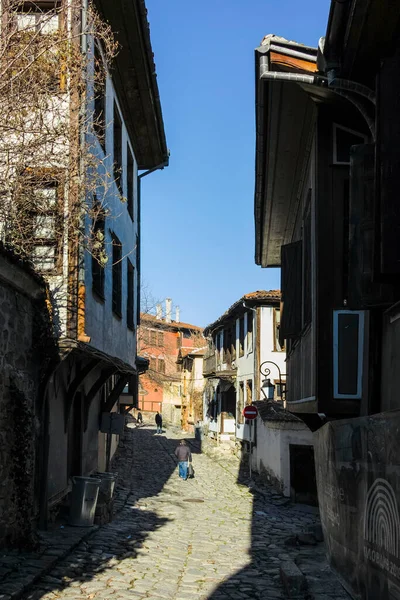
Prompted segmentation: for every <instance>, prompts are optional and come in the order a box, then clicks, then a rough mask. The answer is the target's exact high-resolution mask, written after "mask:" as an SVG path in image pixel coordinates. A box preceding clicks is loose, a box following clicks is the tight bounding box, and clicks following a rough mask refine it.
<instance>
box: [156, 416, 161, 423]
mask: <svg viewBox="0 0 400 600" xmlns="http://www.w3.org/2000/svg"><path fill="white" fill-rule="evenodd" d="M156 424H157V425H162V416H161V415H160V414H158V415H156Z"/></svg>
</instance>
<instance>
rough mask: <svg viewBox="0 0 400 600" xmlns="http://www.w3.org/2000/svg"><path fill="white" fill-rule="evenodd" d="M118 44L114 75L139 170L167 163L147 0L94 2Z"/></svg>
mask: <svg viewBox="0 0 400 600" xmlns="http://www.w3.org/2000/svg"><path fill="white" fill-rule="evenodd" d="M95 4H96V6H97V8H98V10H99V11H100V13H101V15H102V16H103V17H104V18H105V20H106V21H107V22H108V23H109V24H110V26H111V28H112V31H113V32H114V35H115V37H116V40H117V42H118V44H119V51H118V55H117V57H116V59H115V65H114V69H113V72H112V78H113V82H114V85H115V88H116V90H117V95H118V100H119V103H120V106H121V110H122V112H123V116H124V121H125V124H126V127H127V129H128V132H129V137H130V139H131V141H132V144H133V146H134V152H135V157H136V160H137V163H138V168H139V169H151V168H154V167H157V166H159V165H160V164H163V163H165V164H168V149H167V144H166V139H165V131H164V123H163V117H162V111H161V102H160V94H159V90H158V84H157V75H156V68H155V64H154V58H153V50H152V47H151V40H150V28H149V23H148V20H147V9H146V5H145V1H144V0H127V1H126V0H113V1H112V2H109V1H108V0H95Z"/></svg>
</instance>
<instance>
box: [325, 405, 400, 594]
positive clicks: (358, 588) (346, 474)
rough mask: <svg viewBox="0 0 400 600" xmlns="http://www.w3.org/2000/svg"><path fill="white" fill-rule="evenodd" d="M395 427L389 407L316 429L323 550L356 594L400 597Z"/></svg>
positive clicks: (399, 459) (399, 418) (395, 415)
mask: <svg viewBox="0 0 400 600" xmlns="http://www.w3.org/2000/svg"><path fill="white" fill-rule="evenodd" d="M399 430H400V411H399V410H393V411H390V412H387V413H380V414H377V415H373V416H370V417H361V418H357V419H347V420H342V421H335V422H330V423H327V424H326V425H324V426H323V427H322V428H321V429H319V430H318V432H316V433H315V434H314V435H315V446H314V447H315V457H316V469H317V483H318V497H319V506H320V514H321V524H322V527H323V531H324V538H325V545H326V550H327V554H328V557H329V559H330V562H331V565H332V567H333V569H334V570H335V571H336V572H337V573H338V574H339V576H340V577H341V580H342V582H343V583H344V585H345V587H346V588H347V589H348V591H349V592H350V593H351V595H352V597H354V598H363V599H365V600H378V598H379V600H394V599H396V600H397V599H398V598H400V541H399V538H400V503H399V498H400V469H399V463H400V456H399V455H400V451H399Z"/></svg>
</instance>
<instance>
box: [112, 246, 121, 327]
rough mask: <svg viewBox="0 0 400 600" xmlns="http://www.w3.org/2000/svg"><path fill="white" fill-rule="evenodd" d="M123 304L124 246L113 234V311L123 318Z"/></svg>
mask: <svg viewBox="0 0 400 600" xmlns="http://www.w3.org/2000/svg"><path fill="white" fill-rule="evenodd" d="M121 303H122V246H121V242H120V241H119V239H118V238H117V237H116V236H115V235H114V234H112V309H113V312H114V313H115V314H116V315H118V317H121Z"/></svg>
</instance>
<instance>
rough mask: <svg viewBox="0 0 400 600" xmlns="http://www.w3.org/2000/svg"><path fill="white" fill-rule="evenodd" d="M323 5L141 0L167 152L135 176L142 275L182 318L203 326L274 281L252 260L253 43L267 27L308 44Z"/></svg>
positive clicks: (320, 28) (316, 33)
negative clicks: (159, 164)
mask: <svg viewBox="0 0 400 600" xmlns="http://www.w3.org/2000/svg"><path fill="white" fill-rule="evenodd" d="M329 6H330V0H304V1H303V2H299V1H298V0H280V1H276V0H273V1H272V0H202V2H190V1H189V2H188V1H187V0H147V8H148V11H149V15H148V17H149V21H150V31H151V39H152V45H153V50H154V53H155V62H156V67H157V75H158V84H159V88H160V95H161V103H162V109H163V115H164V123H165V129H166V135H167V143H168V147H169V148H170V152H171V158H170V166H169V167H168V168H167V169H164V170H163V171H159V172H156V173H154V174H152V175H149V176H148V177H146V178H145V179H143V181H142V184H143V187H142V277H143V280H144V283H145V287H146V288H147V289H148V290H149V291H150V293H151V295H152V296H153V297H154V298H155V299H157V300H163V299H164V298H166V297H170V298H172V300H173V302H174V305H179V306H180V308H181V320H182V321H186V322H189V323H193V324H195V325H202V326H204V325H206V324H207V323H210V322H212V321H214V320H215V319H216V318H218V317H219V316H220V315H221V314H222V313H223V312H224V311H225V310H226V309H227V308H228V307H229V306H230V305H231V304H233V303H234V302H235V301H236V300H238V299H239V298H240V297H241V296H242V295H243V294H246V293H248V292H252V291H255V290H261V289H277V288H279V286H280V273H279V270H278V269H261V268H260V267H258V266H256V265H255V263H254V224H253V199H254V149H255V137H254V129H255V117H254V89H255V68H254V48H255V47H256V46H258V45H259V44H260V42H261V39H262V38H263V37H264V35H266V34H268V33H275V34H277V35H281V36H283V37H285V38H287V39H291V40H295V41H298V42H302V43H304V44H307V45H315V46H316V45H317V43H318V39H319V37H320V36H322V35H324V34H325V29H326V23H327V20H328V12H329Z"/></svg>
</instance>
